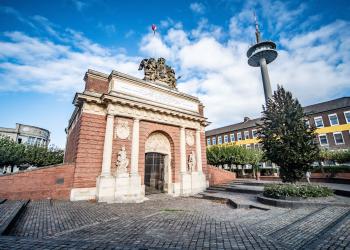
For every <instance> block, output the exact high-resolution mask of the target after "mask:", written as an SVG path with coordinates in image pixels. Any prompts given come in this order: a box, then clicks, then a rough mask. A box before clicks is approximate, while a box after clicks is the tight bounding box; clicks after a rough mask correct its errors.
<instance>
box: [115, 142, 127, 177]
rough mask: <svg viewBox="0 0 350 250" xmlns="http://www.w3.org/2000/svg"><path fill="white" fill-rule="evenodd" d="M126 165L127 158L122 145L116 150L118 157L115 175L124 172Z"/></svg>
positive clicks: (125, 171)
mask: <svg viewBox="0 0 350 250" xmlns="http://www.w3.org/2000/svg"><path fill="white" fill-rule="evenodd" d="M128 165H129V159H128V157H127V155H126V150H125V146H122V149H121V150H120V151H119V152H118V158H117V163H116V166H117V175H120V174H126V173H127V167H128Z"/></svg>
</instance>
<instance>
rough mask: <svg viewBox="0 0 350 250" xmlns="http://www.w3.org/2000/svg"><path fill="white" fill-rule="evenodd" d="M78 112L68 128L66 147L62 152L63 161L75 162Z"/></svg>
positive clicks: (79, 121)
mask: <svg viewBox="0 0 350 250" xmlns="http://www.w3.org/2000/svg"><path fill="white" fill-rule="evenodd" d="M80 114H81V113H80V111H79V112H78V114H77V115H76V118H75V121H73V123H72V125H71V128H69V130H68V135H67V142H66V149H65V152H64V163H70V162H75V160H76V156H77V149H78V141H79V132H80V124H81V119H80Z"/></svg>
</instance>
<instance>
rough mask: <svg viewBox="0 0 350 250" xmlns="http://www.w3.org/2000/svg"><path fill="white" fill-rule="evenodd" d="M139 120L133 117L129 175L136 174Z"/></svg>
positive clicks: (137, 166)
mask: <svg viewBox="0 0 350 250" xmlns="http://www.w3.org/2000/svg"><path fill="white" fill-rule="evenodd" d="M139 140H140V120H139V119H137V118H135V119H134V124H133V129H132V146H131V168H130V175H138V168H139Z"/></svg>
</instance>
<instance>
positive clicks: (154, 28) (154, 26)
mask: <svg viewBox="0 0 350 250" xmlns="http://www.w3.org/2000/svg"><path fill="white" fill-rule="evenodd" d="M152 30H153V35H155V34H156V30H157V26H156V25H155V24H152Z"/></svg>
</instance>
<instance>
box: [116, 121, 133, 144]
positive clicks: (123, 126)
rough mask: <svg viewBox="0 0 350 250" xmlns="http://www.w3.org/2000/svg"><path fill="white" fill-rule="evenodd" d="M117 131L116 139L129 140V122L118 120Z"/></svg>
mask: <svg viewBox="0 0 350 250" xmlns="http://www.w3.org/2000/svg"><path fill="white" fill-rule="evenodd" d="M115 130H116V131H115V133H116V137H118V138H119V139H122V140H125V139H129V136H130V128H129V123H128V122H127V121H123V120H118V122H117V125H116V128H115Z"/></svg>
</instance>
